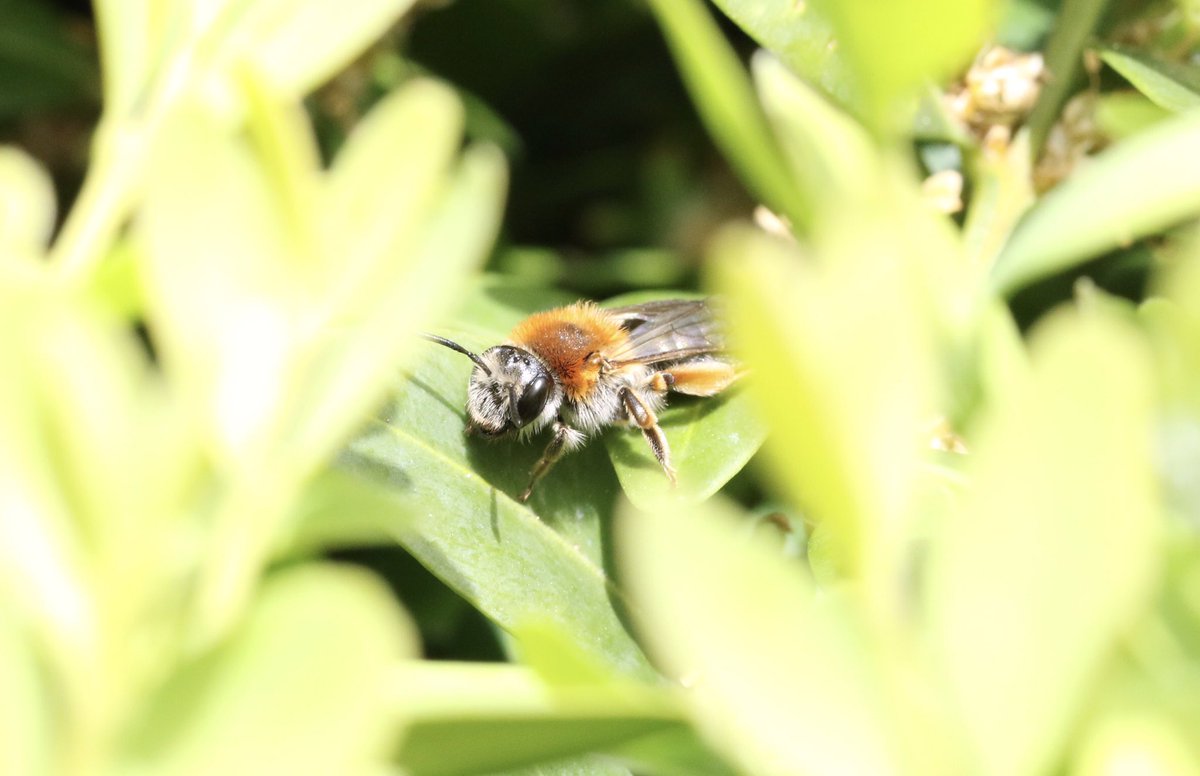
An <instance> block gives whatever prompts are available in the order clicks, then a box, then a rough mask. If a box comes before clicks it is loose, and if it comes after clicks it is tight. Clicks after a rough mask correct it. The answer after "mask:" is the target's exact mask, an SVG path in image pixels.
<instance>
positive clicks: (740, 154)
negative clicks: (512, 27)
mask: <svg viewBox="0 0 1200 776" xmlns="http://www.w3.org/2000/svg"><path fill="white" fill-rule="evenodd" d="M650 8H651V10H652V11H653V12H654V14H655V16H656V17H657V18H658V23H659V26H661V27H662V30H663V35H664V36H665V37H666V39H667V44H668V45H669V46H670V47H671V51H672V54H673V55H674V57H675V61H676V62H677V63H678V67H679V70H680V72H681V74H682V76H683V79H684V83H685V84H686V85H687V87H688V91H689V92H690V93H691V95H692V101H693V102H694V103H695V104H696V109H697V110H698V111H699V112H700V117H701V119H702V120H703V121H704V123H705V125H706V126H707V128H708V131H709V132H710V133H711V134H712V136H713V138H714V140H715V141H716V143H717V145H718V146H719V147H720V148H721V150H722V151H723V152H724V153H725V155H726V156H727V157H728V158H729V160H730V162H731V163H732V164H733V166H734V167H735V168H736V169H737V170H738V171H739V172H740V174H741V175H742V177H743V179H744V180H745V182H746V185H747V186H748V187H749V188H750V189H751V190H752V191H753V192H754V193H755V194H756V195H757V196H758V197H760V198H761V199H762V201H763V202H764V203H765V204H766V205H767V206H768V207H770V208H771V209H772V210H774V211H775V212H777V213H781V214H783V215H785V216H787V217H788V218H789V219H790V220H791V222H792V224H793V226H794V228H796V229H797V230H799V231H801V232H803V231H806V230H807V228H808V227H809V226H810V225H811V223H812V213H811V206H812V203H811V202H809V201H808V200H807V199H806V198H805V197H804V192H802V191H801V190H800V189H799V188H798V187H797V186H796V183H795V181H794V180H793V179H792V177H791V176H790V175H789V174H788V168H787V164H786V163H785V161H784V159H783V154H782V152H781V151H780V150H779V145H778V142H777V141H776V139H775V136H774V135H773V134H772V132H771V128H770V126H769V125H768V124H767V121H766V118H765V116H764V115H763V112H762V108H761V107H759V104H758V100H757V99H756V98H755V95H754V90H753V87H752V86H751V84H750V82H749V79H748V78H747V77H746V73H745V70H744V69H743V67H742V64H741V63H740V62H739V61H738V59H737V56H736V55H735V54H734V52H733V50H732V49H731V48H730V46H729V43H728V42H727V41H726V40H725V38H724V36H723V35H722V33H721V30H720V28H718V27H717V25H716V23H715V22H714V21H713V19H712V17H711V16H710V15H709V12H708V10H707V8H706V7H705V6H704V4H703V3H701V2H699V0H650Z"/></svg>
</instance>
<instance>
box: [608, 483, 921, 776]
mask: <svg viewBox="0 0 1200 776" xmlns="http://www.w3.org/2000/svg"><path fill="white" fill-rule="evenodd" d="M737 517H738V515H736V514H734V513H733V512H732V510H730V509H729V508H728V507H725V506H722V505H719V504H718V503H717V502H708V503H707V504H705V505H698V506H696V507H693V508H692V509H690V510H682V509H672V508H669V507H668V506H667V505H663V508H660V509H657V510H652V511H647V512H643V513H635V512H633V511H632V510H627V511H626V512H624V513H623V514H622V515H620V517H619V523H618V526H617V531H618V542H619V544H618V550H619V553H620V556H619V557H620V559H621V561H622V570H623V573H624V576H625V577H627V578H628V580H629V585H630V590H631V591H632V593H633V595H634V597H635V600H636V602H637V604H638V614H639V616H638V617H637V621H638V624H639V625H640V629H641V630H642V631H643V632H644V633H645V635H646V638H647V641H648V643H649V646H650V647H651V648H652V650H653V652H654V654H655V655H656V656H657V659H658V660H659V661H660V662H661V663H662V665H663V667H664V669H665V670H666V671H667V673H668V674H669V675H670V676H673V677H676V678H678V679H681V680H683V681H685V682H686V683H687V684H688V685H689V691H688V693H687V695H686V696H685V697H686V698H687V699H688V700H689V701H690V702H691V704H692V707H693V710H694V714H695V717H696V719H697V724H698V725H699V727H700V730H701V732H702V733H703V734H704V735H705V737H706V739H707V740H708V741H709V742H710V743H711V744H712V745H713V746H714V747H715V748H717V749H718V751H721V752H723V753H724V754H725V755H726V756H727V757H728V758H729V759H730V761H731V762H732V763H734V764H736V765H737V766H738V767H739V768H740V770H741V771H743V772H745V773H755V774H790V773H881V774H883V773H896V772H899V771H900V770H901V768H900V765H899V762H898V760H897V755H898V754H899V752H898V750H897V748H896V743H897V742H896V741H894V740H891V739H890V735H889V733H888V732H887V728H886V727H885V721H886V716H885V709H884V704H883V699H882V695H881V690H880V684H881V681H880V680H881V677H880V674H879V666H878V665H876V664H875V662H874V658H873V656H872V655H871V654H870V653H869V652H868V651H867V649H866V647H865V642H864V640H863V635H864V634H863V632H862V631H861V630H860V629H859V627H858V626H857V625H856V624H855V623H854V622H853V620H852V617H851V616H849V613H848V612H847V610H846V607H847V604H848V602H847V601H846V600H843V599H840V598H835V597H831V596H825V597H822V596H819V595H817V593H816V590H815V589H814V587H813V584H812V582H811V580H810V579H809V578H808V577H807V575H806V574H805V573H804V572H803V569H802V567H801V566H799V565H798V564H795V563H793V562H789V561H787V560H785V559H783V558H782V557H781V556H780V555H779V553H778V552H777V551H774V552H773V551H772V550H770V549H769V548H768V547H767V545H765V544H759V543H757V542H756V541H754V540H753V537H748V536H747V534H746V532H745V531H744V530H739V528H740V527H739V526H736V525H735V522H734V521H735V519H736V518H737Z"/></svg>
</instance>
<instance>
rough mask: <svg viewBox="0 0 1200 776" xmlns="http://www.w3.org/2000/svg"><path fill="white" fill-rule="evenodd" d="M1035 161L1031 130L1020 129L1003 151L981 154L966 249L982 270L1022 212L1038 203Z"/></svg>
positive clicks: (965, 230) (966, 227) (966, 230)
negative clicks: (1034, 186) (1033, 168)
mask: <svg viewBox="0 0 1200 776" xmlns="http://www.w3.org/2000/svg"><path fill="white" fill-rule="evenodd" d="M1032 162H1033V160H1032V157H1031V155H1030V153H1029V133H1028V132H1018V133H1017V136H1016V138H1014V140H1013V142H1012V144H1011V145H1009V146H1008V147H1007V148H1005V149H1004V150H1002V151H1001V150H997V151H996V152H995V153H985V154H979V155H978V159H977V161H976V164H975V170H974V176H973V183H974V185H975V192H974V194H973V195H972V196H971V199H970V204H969V206H968V210H967V218H966V222H965V223H964V224H963V250H964V252H965V254H966V258H967V261H969V262H970V263H971V264H972V265H974V266H976V267H978V268H979V270H980V272H986V271H987V268H988V267H991V266H992V264H993V263H994V262H995V261H996V257H997V256H998V255H999V254H1000V252H1001V250H1002V249H1003V248H1004V244H1005V242H1006V241H1007V240H1008V239H1009V237H1010V236H1011V235H1012V231H1013V228H1014V227H1015V226H1016V224H1017V223H1018V222H1019V221H1020V219H1021V216H1022V215H1024V214H1025V212H1026V211H1027V210H1028V209H1029V208H1030V207H1032V206H1033V204H1034V200H1035V198H1036V194H1035V193H1034V190H1033V177H1032V167H1033V164H1032Z"/></svg>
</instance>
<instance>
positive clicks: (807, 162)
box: [752, 54, 879, 216]
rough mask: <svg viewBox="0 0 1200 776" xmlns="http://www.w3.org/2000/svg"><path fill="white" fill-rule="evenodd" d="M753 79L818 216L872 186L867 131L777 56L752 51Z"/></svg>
mask: <svg viewBox="0 0 1200 776" xmlns="http://www.w3.org/2000/svg"><path fill="white" fill-rule="evenodd" d="M752 67H753V73H754V83H755V86H756V87H757V89H758V93H759V96H760V98H761V99H762V103H763V107H764V109H765V110H766V112H767V116H768V117H769V118H770V120H771V123H772V125H773V126H774V127H775V130H776V132H777V133H778V135H779V138H780V140H779V142H780V144H781V145H782V146H783V150H784V153H785V154H786V155H787V158H788V161H789V162H790V163H791V169H792V175H793V176H794V179H795V180H796V181H797V182H798V185H800V186H801V187H803V188H804V189H805V191H806V192H807V201H809V202H811V203H813V205H812V206H813V208H814V210H815V211H816V213H817V215H818V216H824V215H825V214H827V213H828V212H829V211H831V210H836V209H838V208H839V207H842V206H844V204H845V201H846V199H847V198H850V197H861V196H862V194H863V192H864V191H870V190H872V189H873V188H874V183H875V180H876V176H877V167H878V165H879V156H878V153H877V152H876V150H875V148H874V145H873V144H872V142H871V138H870V136H869V135H867V133H866V131H865V130H864V129H863V128H862V127H861V126H860V125H859V124H858V123H856V122H855V121H854V120H853V119H852V118H851V117H850V116H849V115H847V114H845V113H843V112H842V111H841V110H839V109H838V108H837V107H835V106H834V105H832V104H830V103H829V102H828V100H827V99H826V98H824V97H823V96H822V95H821V94H819V93H818V92H817V91H816V90H814V89H813V88H812V87H810V86H808V85H807V84H805V83H804V82H803V81H801V80H800V79H798V78H797V77H796V76H795V75H793V74H792V73H791V72H789V71H788V70H787V69H786V68H785V67H784V66H783V63H782V62H780V61H779V60H777V59H775V58H773V57H770V56H767V55H764V54H757V55H755V57H754V59H753V61H752Z"/></svg>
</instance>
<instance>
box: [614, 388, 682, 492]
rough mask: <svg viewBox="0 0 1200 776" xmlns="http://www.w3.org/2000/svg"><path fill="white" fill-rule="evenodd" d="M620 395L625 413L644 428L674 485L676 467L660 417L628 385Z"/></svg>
mask: <svg viewBox="0 0 1200 776" xmlns="http://www.w3.org/2000/svg"><path fill="white" fill-rule="evenodd" d="M620 395H621V404H622V405H623V406H624V407H625V413H626V414H627V415H629V417H630V418H631V419H632V420H633V422H634V423H637V425H638V428H640V429H641V430H642V436H644V437H646V442H647V443H648V444H649V445H650V449H651V451H653V452H654V457H655V458H657V459H658V462H659V463H660V464H662V467H663V471H664V472H665V473H666V475H667V479H668V480H670V481H671V484H672V485H674V484H675V467H673V466H671V448H670V447H669V446H667V435H666V434H664V433H663V431H662V429H661V428H659V426H658V418H656V417H655V416H654V410H652V409H650V407H649V406H647V405H646V402H644V401H642V399H641V397H640V396H638V395H637V394H636V393H634V392H633V391H631V390H630V389H629V388H628V387H626V388H622V389H621V394H620Z"/></svg>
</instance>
